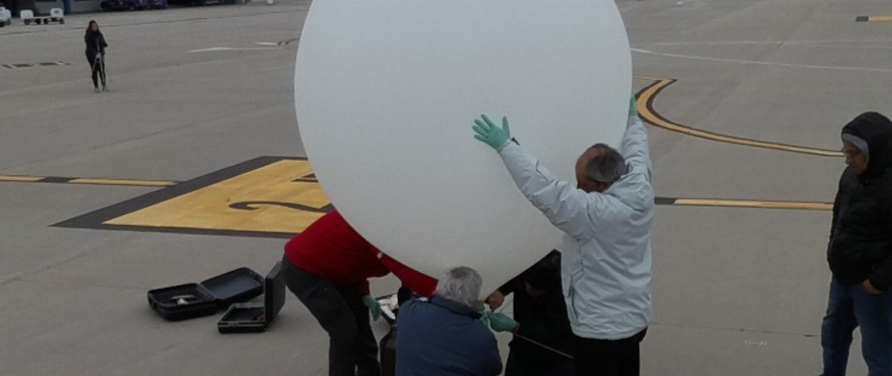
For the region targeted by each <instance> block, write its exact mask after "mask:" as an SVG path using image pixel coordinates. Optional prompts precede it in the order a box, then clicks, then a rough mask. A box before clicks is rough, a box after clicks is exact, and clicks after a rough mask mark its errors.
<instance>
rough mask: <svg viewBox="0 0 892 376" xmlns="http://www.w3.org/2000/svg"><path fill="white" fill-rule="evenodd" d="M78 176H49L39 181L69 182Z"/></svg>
mask: <svg viewBox="0 0 892 376" xmlns="http://www.w3.org/2000/svg"><path fill="white" fill-rule="evenodd" d="M75 179H77V178H66V177H62V176H48V177H45V178H43V179H40V180H38V181H37V183H68V182H70V181H72V180H75Z"/></svg>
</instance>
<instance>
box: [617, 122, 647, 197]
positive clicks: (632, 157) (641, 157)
mask: <svg viewBox="0 0 892 376" xmlns="http://www.w3.org/2000/svg"><path fill="white" fill-rule="evenodd" d="M620 153H621V154H622V156H623V159H625V160H626V164H628V166H629V170H630V171H629V172H632V171H636V172H640V173H642V174H644V176H647V181H648V182H650V181H651V178H652V175H653V165H652V163H651V161H650V151H649V150H648V144H647V130H645V129H644V124H642V123H641V119H640V118H639V117H638V116H631V117H629V123H628V124H627V126H626V133H625V134H624V135H623V146H622V150H620Z"/></svg>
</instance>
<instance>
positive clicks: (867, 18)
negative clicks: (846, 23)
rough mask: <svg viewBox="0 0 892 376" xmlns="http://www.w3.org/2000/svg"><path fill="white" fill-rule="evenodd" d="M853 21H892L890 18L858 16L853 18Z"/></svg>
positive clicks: (891, 17)
mask: <svg viewBox="0 0 892 376" xmlns="http://www.w3.org/2000/svg"><path fill="white" fill-rule="evenodd" d="M855 21H858V22H889V21H892V16H860V17H857V18H855Z"/></svg>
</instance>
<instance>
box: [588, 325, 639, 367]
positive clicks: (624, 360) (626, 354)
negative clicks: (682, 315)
mask: <svg viewBox="0 0 892 376" xmlns="http://www.w3.org/2000/svg"><path fill="white" fill-rule="evenodd" d="M646 334H647V329H644V330H642V331H641V332H639V333H638V334H636V335H634V336H632V337H629V338H624V339H619V340H614V341H609V340H602V339H592V338H582V337H579V336H577V337H576V338H575V341H574V345H575V354H574V356H573V358H574V359H575V360H576V375H577V376H638V374H639V373H640V370H641V352H640V350H639V346H640V344H641V341H642V340H644V336H645V335H646Z"/></svg>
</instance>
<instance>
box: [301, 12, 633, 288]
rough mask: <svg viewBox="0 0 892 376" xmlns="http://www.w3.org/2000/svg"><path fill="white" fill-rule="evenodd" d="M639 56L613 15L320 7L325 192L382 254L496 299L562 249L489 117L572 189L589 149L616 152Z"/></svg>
mask: <svg viewBox="0 0 892 376" xmlns="http://www.w3.org/2000/svg"><path fill="white" fill-rule="evenodd" d="M630 94H631V54H630V51H629V42H628V39H627V36H626V32H625V28H624V26H623V23H622V19H621V18H620V15H619V12H618V10H617V8H616V5H615V4H614V2H613V0H554V1H541V0H448V1H447V0H362V1H335V0H324V1H322V0H320V1H315V2H313V4H312V7H311V9H310V13H309V16H308V17H307V20H306V24H305V25H304V29H303V34H302V36H301V40H300V46H299V48H298V54H297V67H296V75H295V97H296V106H297V118H298V126H299V127H300V133H301V137H302V139H303V142H304V146H305V147H306V150H307V154H308V157H309V159H310V162H311V163H312V164H313V167H314V170H315V171H316V174H317V177H318V178H319V181H320V183H321V184H322V188H323V189H324V190H325V192H326V193H327V194H328V196H329V197H330V198H331V200H332V202H333V203H334V205H335V207H337V208H338V210H339V211H340V212H341V213H342V214H343V215H344V217H345V218H346V219H347V220H348V222H350V224H351V225H353V227H355V228H356V229H357V231H359V232H360V233H361V234H362V235H363V236H364V237H366V238H367V239H368V240H369V241H370V242H372V243H373V244H375V245H376V246H377V247H379V248H380V249H381V250H383V251H384V252H385V253H388V254H389V255H391V256H393V257H394V258H396V259H397V260H400V261H402V262H403V263H405V264H406V265H409V266H411V267H413V268H416V269H418V270H420V271H422V272H425V273H427V274H429V275H431V276H435V277H439V276H440V275H441V274H442V273H443V272H444V271H445V270H446V269H447V268H448V267H450V266H458V265H466V266H470V267H473V268H475V269H476V270H478V271H479V272H480V273H481V274H482V276H483V278H484V282H485V285H486V286H485V291H492V290H494V289H495V288H496V287H498V285H499V284H501V283H503V282H506V281H507V280H509V279H510V278H512V277H513V276H515V275H516V274H518V273H520V272H521V271H523V270H524V269H526V268H527V267H529V266H530V265H532V264H534V263H535V262H536V261H537V260H539V259H540V258H541V257H543V256H544V255H545V254H546V253H547V252H549V251H550V250H552V249H554V248H556V247H557V246H558V245H559V243H560V237H561V234H560V233H559V232H558V230H556V229H555V228H554V227H553V226H551V224H550V223H548V221H547V220H546V219H545V217H544V216H543V215H542V214H541V213H540V212H539V211H537V210H536V209H535V208H533V207H532V205H531V204H530V203H529V202H528V201H527V200H526V199H525V198H524V197H523V195H522V194H521V193H520V192H519V191H518V189H517V188H516V187H515V185H514V182H513V181H512V180H511V177H510V176H509V175H508V172H507V171H506V169H505V167H504V165H503V163H502V160H501V158H500V157H499V156H498V154H497V153H496V152H495V151H493V149H492V148H490V147H489V146H487V145H485V144H483V143H481V142H479V141H477V140H475V139H474V137H473V132H472V130H471V125H472V124H473V120H474V119H475V118H478V117H479V116H480V115H481V114H487V115H488V116H489V117H490V118H492V119H494V120H496V121H498V120H497V119H501V117H502V116H508V119H509V121H510V124H511V131H512V135H513V136H514V137H515V138H516V139H517V140H518V141H519V142H520V144H521V145H522V146H523V147H524V148H527V149H528V150H530V151H531V152H532V153H533V154H534V155H536V156H538V157H539V158H540V160H541V162H542V163H543V165H544V166H547V167H548V168H549V169H550V170H551V171H552V172H553V173H555V174H556V175H558V176H559V177H561V178H562V179H566V180H568V181H571V182H575V177H574V172H573V168H574V164H575V162H576V158H577V157H578V156H579V154H580V153H581V152H582V151H584V150H585V148H587V147H589V146H591V145H593V144H595V143H598V142H604V143H607V144H610V145H612V146H614V147H618V146H619V142H620V140H621V138H622V133H623V131H624V130H625V124H626V119H625V118H626V114H627V110H628V104H629V95H630Z"/></svg>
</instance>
